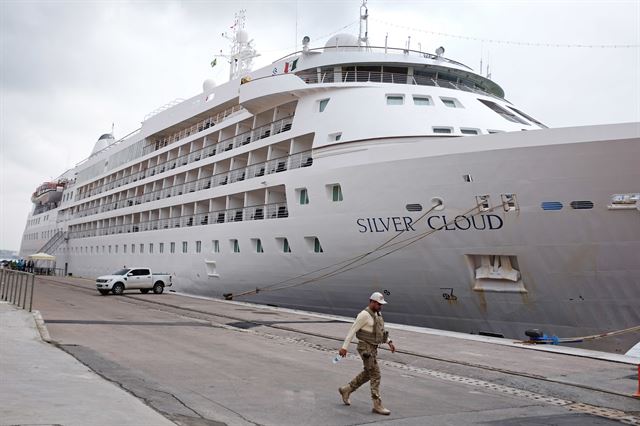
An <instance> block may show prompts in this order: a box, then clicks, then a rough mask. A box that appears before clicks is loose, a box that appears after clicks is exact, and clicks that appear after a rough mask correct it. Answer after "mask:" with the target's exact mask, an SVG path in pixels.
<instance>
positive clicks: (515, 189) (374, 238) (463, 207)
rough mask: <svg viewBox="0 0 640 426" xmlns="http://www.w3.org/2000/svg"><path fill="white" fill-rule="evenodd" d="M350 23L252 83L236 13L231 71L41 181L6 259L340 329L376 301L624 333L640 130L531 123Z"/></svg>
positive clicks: (464, 321)
mask: <svg viewBox="0 0 640 426" xmlns="http://www.w3.org/2000/svg"><path fill="white" fill-rule="evenodd" d="M367 22H368V12H367V10H366V4H363V7H362V9H361V16H360V32H359V34H358V35H350V34H338V35H334V36H332V37H331V38H330V39H329V40H328V41H327V42H326V45H325V46H324V47H322V48H310V47H309V42H310V40H309V39H308V38H307V37H305V39H304V40H303V49H302V50H301V51H299V52H295V53H292V54H290V55H288V56H286V57H284V58H282V59H279V60H277V61H275V62H273V63H272V64H270V65H269V66H265V67H263V68H260V69H257V70H252V60H253V58H254V57H255V56H256V55H257V53H256V50H255V48H254V46H253V45H252V42H251V41H249V36H248V33H247V31H246V30H245V28H244V26H245V25H244V23H245V19H244V13H243V12H241V13H239V14H238V15H237V16H236V24H235V26H234V31H233V34H232V35H230V37H231V38H232V39H233V43H232V49H231V52H230V54H229V55H226V56H225V58H226V59H227V60H228V61H229V64H230V80H229V81H228V82H226V83H224V84H219V85H216V84H214V82H213V81H211V80H207V81H205V82H204V84H203V91H202V92H201V93H198V94H196V95H195V96H193V97H191V98H190V99H187V100H183V101H179V102H173V103H171V104H168V105H167V106H165V107H163V108H160V109H158V110H157V111H154V112H153V113H152V114H150V115H149V116H147V117H145V119H144V121H143V122H142V125H141V128H140V129H138V130H136V131H134V132H133V133H131V134H129V135H127V136H126V137H124V138H121V139H118V140H116V139H115V138H114V136H113V134H112V133H107V134H104V135H102V136H100V137H99V139H98V140H97V142H95V146H94V147H93V150H92V151H91V154H90V156H89V157H88V158H87V159H86V160H84V161H82V162H81V163H79V164H78V165H76V166H75V167H74V168H73V169H71V170H68V171H67V172H65V173H63V174H62V175H61V176H60V177H59V178H57V179H55V180H53V181H51V182H46V183H44V184H43V185H41V186H40V187H38V188H37V189H36V191H35V192H34V193H33V195H32V198H31V199H32V201H33V204H34V207H33V210H32V212H31V213H30V214H29V217H28V219H27V224H26V227H25V231H24V236H23V239H22V245H21V255H22V256H23V257H26V256H28V255H30V254H32V253H35V252H46V253H49V254H52V255H55V256H56V262H57V267H58V268H60V270H61V271H62V272H63V273H65V274H70V275H73V276H82V277H89V278H92V277H96V276H99V275H104V274H106V273H109V272H111V271H112V270H116V269H119V268H121V267H122V266H123V265H145V266H149V267H151V268H152V269H154V270H161V271H163V272H169V273H171V274H172V275H173V282H174V288H175V289H176V290H177V291H180V292H184V293H190V294H194V295H203V296H209V297H216V298H227V299H233V300H239V301H247V302H254V303H262V304H271V305H277V306H282V307H290V308H296V309H303V310H310V311H319V312H326V313H331V314H336V315H345V316H353V315H354V314H356V313H357V312H358V311H359V310H360V309H361V308H362V306H363V305H364V304H366V302H367V297H368V295H369V294H370V293H371V292H372V291H381V292H383V293H384V294H385V295H386V296H385V297H386V298H387V300H388V302H389V304H388V305H386V306H385V318H386V320H387V321H390V322H396V323H402V324H408V325H416V326H422V327H431V328H437V329H446V330H455V331H460V332H465V333H474V334H485V335H492V336H503V337H506V338H516V339H524V338H525V334H524V332H525V330H527V329H532V328H537V329H540V330H542V331H544V332H545V333H546V334H548V335H549V336H558V338H561V339H565V338H576V340H581V339H580V338H581V337H583V336H592V335H594V334H600V333H608V332H617V331H620V330H627V329H629V328H632V327H634V326H637V325H639V324H640V308H639V307H640V167H639V159H640V123H637V122H636V123H617V124H610V125H594V126H582V127H567V128H556V129H552V128H548V127H547V126H545V125H544V124H543V123H541V122H540V121H538V120H536V119H535V118H533V117H532V116H531V114H528V113H526V112H525V111H526V108H525V107H521V106H519V105H514V104H513V103H511V102H509V101H508V100H507V98H506V97H505V93H504V91H503V89H502V88H501V87H500V86H499V85H498V84H497V83H496V82H494V81H492V80H491V79H490V78H487V77H485V76H483V75H481V73H478V72H474V71H473V70H472V69H471V68H469V67H468V66H466V65H464V64H462V63H460V62H457V61H455V60H452V59H448V58H446V57H445V56H444V49H442V48H439V49H437V50H436V52H435V53H427V52H424V51H419V50H414V49H412V48H410V46H409V45H407V46H404V47H402V48H392V47H389V46H371V45H370V43H369V39H368V31H367ZM540 90H544V88H540ZM585 96H587V94H586V93H585ZM595 107H597V104H594V108H595ZM87 151H89V150H87ZM588 340H589V339H588ZM639 341H640V333H639V332H637V331H636V332H631V333H621V334H617V335H615V336H613V337H608V338H605V339H593V340H589V341H588V342H585V343H584V346H583V347H588V348H596V349H604V350H608V351H612V352H625V351H627V350H628V349H629V348H631V347H632V346H634V345H635V344H636V343H637V342H639Z"/></svg>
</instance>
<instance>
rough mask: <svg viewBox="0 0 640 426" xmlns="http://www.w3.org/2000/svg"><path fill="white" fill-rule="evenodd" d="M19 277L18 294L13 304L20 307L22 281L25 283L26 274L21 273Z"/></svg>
mask: <svg viewBox="0 0 640 426" xmlns="http://www.w3.org/2000/svg"><path fill="white" fill-rule="evenodd" d="M18 277H19V280H18V285H17V286H16V294H15V296H14V297H13V304H14V305H16V306H17V307H20V293H21V292H22V281H24V274H23V273H21V274H20V275H18Z"/></svg>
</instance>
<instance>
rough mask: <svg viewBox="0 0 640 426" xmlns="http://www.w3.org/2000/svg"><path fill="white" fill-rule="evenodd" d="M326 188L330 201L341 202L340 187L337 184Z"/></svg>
mask: <svg viewBox="0 0 640 426" xmlns="http://www.w3.org/2000/svg"><path fill="white" fill-rule="evenodd" d="M327 188H328V189H329V196H330V197H331V201H335V202H338V201H342V200H343V197H342V187H341V186H340V184H339V183H335V184H333V185H327Z"/></svg>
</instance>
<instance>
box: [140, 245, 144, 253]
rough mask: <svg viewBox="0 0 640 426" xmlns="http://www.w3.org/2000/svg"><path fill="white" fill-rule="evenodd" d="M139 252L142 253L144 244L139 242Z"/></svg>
mask: <svg viewBox="0 0 640 426" xmlns="http://www.w3.org/2000/svg"><path fill="white" fill-rule="evenodd" d="M140 253H144V244H140Z"/></svg>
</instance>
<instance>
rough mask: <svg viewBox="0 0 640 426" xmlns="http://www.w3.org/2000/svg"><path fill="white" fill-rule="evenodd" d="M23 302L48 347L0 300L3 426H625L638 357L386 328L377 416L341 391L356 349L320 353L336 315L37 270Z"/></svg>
mask: <svg viewBox="0 0 640 426" xmlns="http://www.w3.org/2000/svg"><path fill="white" fill-rule="evenodd" d="M365 297H366V296H365ZM365 303H366V300H365V301H364V302H363V305H364V304H365ZM363 307H364V306H363ZM34 309H37V310H38V311H39V312H40V313H41V315H42V317H43V319H44V323H45V325H46V331H48V333H49V335H50V341H51V343H45V342H43V341H42V340H41V338H40V335H39V334H38V331H37V329H36V327H35V322H34V320H33V317H32V316H31V314H29V313H28V312H26V311H22V310H17V309H16V308H14V307H12V306H11V305H8V304H5V303H3V304H0V339H1V340H0V342H1V344H0V424H2V425H5V424H7V425H9V424H11V425H13V424H38V425H45V424H46V425H49V424H60V425H112V424H113V425H116V424H117V425H163V424H172V423H174V424H178V425H193V426H201V425H202V426H205V425H207V426H208V425H225V424H227V425H303V424H304V425H360V424H370V423H371V424H372V423H375V424H385V425H480V424H483V425H515V424H517V425H540V424H558V425H610V424H611V425H614V424H632V425H640V399H637V398H634V397H632V395H633V394H634V393H635V392H636V390H637V386H638V377H637V374H638V373H637V366H636V365H633V364H630V363H627V362H624V361H625V359H624V358H623V357H620V358H619V359H616V358H615V357H612V358H611V359H597V358H593V357H590V356H578V355H574V354H573V355H572V354H566V353H556V352H550V351H540V350H534V349H531V348H524V347H518V346H514V345H509V344H504V342H502V341H501V340H500V339H484V338H472V337H471V336H468V337H467V338H465V337H464V336H460V335H457V334H456V333H443V332H441V333H436V332H430V331H428V330H418V329H413V328H411V327H393V326H391V334H392V336H393V340H394V343H395V344H396V347H397V349H398V352H396V353H395V354H392V353H391V352H389V351H388V350H380V351H379V362H380V366H381V370H382V385H381V393H382V399H383V402H384V405H385V406H386V407H387V408H389V409H390V410H391V415H390V416H380V415H377V414H373V413H372V412H371V401H370V399H369V389H368V385H365V386H364V387H363V388H361V389H360V390H358V391H357V392H355V393H354V394H353V395H352V397H351V402H352V405H351V406H345V405H343V404H342V401H341V400H340V396H339V395H338V392H337V389H338V387H339V386H341V385H344V384H345V383H347V382H348V381H349V380H350V379H351V378H352V377H353V376H355V375H356V374H357V373H358V372H359V371H360V370H361V367H362V363H361V361H360V359H359V358H358V357H357V354H355V344H352V345H351V346H350V348H349V350H350V352H349V355H348V356H347V358H346V359H344V360H342V361H340V362H338V363H337V364H333V363H332V362H331V359H332V358H333V356H334V355H335V354H336V352H337V349H338V348H339V347H340V345H341V343H342V340H343V339H344V336H345V335H346V333H347V331H348V329H349V326H350V323H349V322H346V321H344V320H343V319H340V318H336V317H331V316H327V315H317V314H311V313H304V312H295V311H290V310H285V309H277V308H273V307H264V306H256V305H250V304H243V303H236V302H225V301H217V300H207V299H198V298H192V297H185V296H182V295H176V294H171V293H165V294H162V295H154V294H140V293H137V292H135V293H134V292H128V293H125V295H124V296H100V295H99V294H98V292H97V291H96V290H95V284H94V283H93V281H91V280H83V279H79V278H73V279H72V278H61V277H50V278H49V277H43V278H38V279H37V281H36V291H35V299H34ZM45 337H46V334H45ZM582 355H589V353H588V352H585V353H584V354H582ZM612 359H615V360H612ZM627 361H628V360H627Z"/></svg>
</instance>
